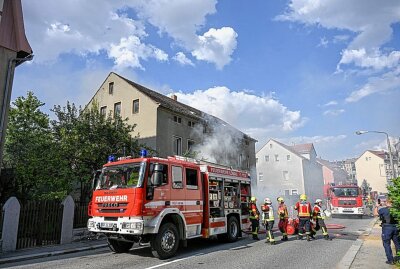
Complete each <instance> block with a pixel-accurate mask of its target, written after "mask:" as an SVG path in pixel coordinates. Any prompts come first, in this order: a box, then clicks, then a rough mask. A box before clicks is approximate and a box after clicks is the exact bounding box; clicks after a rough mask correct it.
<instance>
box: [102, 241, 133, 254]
mask: <svg viewBox="0 0 400 269" xmlns="http://www.w3.org/2000/svg"><path fill="white" fill-rule="evenodd" d="M107 243H108V247H109V248H110V249H111V250H112V251H114V252H115V253H123V252H128V251H129V250H130V249H131V248H132V246H133V242H125V241H118V240H114V239H107Z"/></svg>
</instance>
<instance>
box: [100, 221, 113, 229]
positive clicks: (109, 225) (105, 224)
mask: <svg viewBox="0 0 400 269" xmlns="http://www.w3.org/2000/svg"><path fill="white" fill-rule="evenodd" d="M113 225H114V223H112V222H101V223H100V227H101V228H112V227H113Z"/></svg>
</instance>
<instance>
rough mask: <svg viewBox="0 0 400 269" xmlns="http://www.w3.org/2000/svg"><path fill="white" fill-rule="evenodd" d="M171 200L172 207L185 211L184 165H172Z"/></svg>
mask: <svg viewBox="0 0 400 269" xmlns="http://www.w3.org/2000/svg"><path fill="white" fill-rule="evenodd" d="M171 178H172V185H171V201H170V207H175V208H177V209H179V210H180V211H181V212H183V211H185V189H184V186H183V183H184V182H183V166H181V165H177V164H176V165H175V164H174V165H171Z"/></svg>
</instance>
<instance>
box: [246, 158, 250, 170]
mask: <svg viewBox="0 0 400 269" xmlns="http://www.w3.org/2000/svg"><path fill="white" fill-rule="evenodd" d="M246 168H247V169H249V168H250V156H249V155H247V159H246Z"/></svg>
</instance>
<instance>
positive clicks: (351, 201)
mask: <svg viewBox="0 0 400 269" xmlns="http://www.w3.org/2000/svg"><path fill="white" fill-rule="evenodd" d="M356 204H357V201H356V200H339V205H356Z"/></svg>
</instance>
